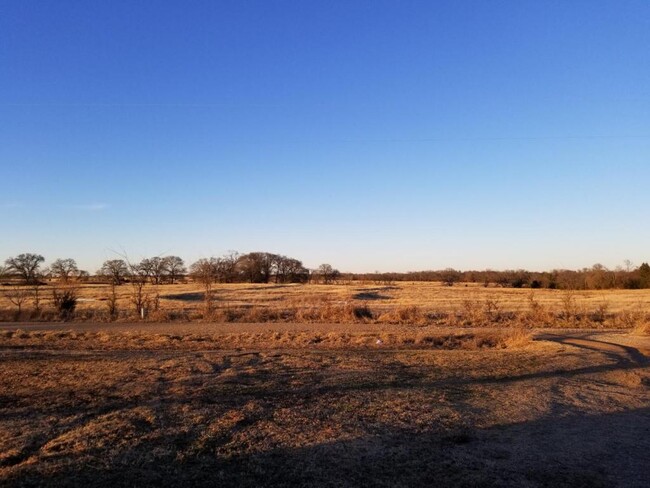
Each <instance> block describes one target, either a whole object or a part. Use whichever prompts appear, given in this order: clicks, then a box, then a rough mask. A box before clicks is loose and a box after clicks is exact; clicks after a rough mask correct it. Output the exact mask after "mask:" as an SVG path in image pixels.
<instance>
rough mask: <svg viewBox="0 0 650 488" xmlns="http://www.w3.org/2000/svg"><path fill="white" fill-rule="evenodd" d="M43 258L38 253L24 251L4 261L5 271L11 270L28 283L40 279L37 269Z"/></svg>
mask: <svg viewBox="0 0 650 488" xmlns="http://www.w3.org/2000/svg"><path fill="white" fill-rule="evenodd" d="M43 261H45V258H44V257H43V256H41V255H40V254H32V253H24V254H19V255H18V256H16V257H15V258H9V259H7V260H6V261H5V264H6V265H7V271H9V272H13V273H15V274H17V275H18V276H20V278H21V279H22V280H23V281H24V282H25V283H26V284H28V285H31V284H33V283H34V282H36V281H38V280H39V279H40V276H39V269H40V267H41V264H42V263H43Z"/></svg>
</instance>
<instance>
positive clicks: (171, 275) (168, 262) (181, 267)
mask: <svg viewBox="0 0 650 488" xmlns="http://www.w3.org/2000/svg"><path fill="white" fill-rule="evenodd" d="M163 266H164V270H165V274H166V276H167V278H168V279H169V282H170V283H171V284H172V285H173V284H174V281H176V280H178V279H179V278H180V277H181V276H183V275H184V274H185V273H187V269H186V268H185V262H184V261H183V260H182V259H181V258H179V257H178V256H166V257H164V258H163Z"/></svg>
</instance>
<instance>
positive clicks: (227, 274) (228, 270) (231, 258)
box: [217, 251, 241, 283]
mask: <svg viewBox="0 0 650 488" xmlns="http://www.w3.org/2000/svg"><path fill="white" fill-rule="evenodd" d="M240 258H241V255H240V254H239V253H238V252H237V251H229V252H228V253H227V254H225V255H224V256H222V257H220V258H218V259H217V281H219V282H221V283H234V282H235V281H237V275H238V269H237V263H238V262H239V259H240Z"/></svg>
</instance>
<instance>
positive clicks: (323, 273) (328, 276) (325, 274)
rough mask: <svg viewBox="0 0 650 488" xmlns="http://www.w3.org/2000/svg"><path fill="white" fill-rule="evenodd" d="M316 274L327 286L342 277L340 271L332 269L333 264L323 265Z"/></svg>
mask: <svg viewBox="0 0 650 488" xmlns="http://www.w3.org/2000/svg"><path fill="white" fill-rule="evenodd" d="M316 274H318V276H320V279H321V280H322V281H323V283H325V284H326V285H328V284H330V283H333V282H334V281H336V279H337V278H338V277H339V276H341V273H340V271H339V270H338V269H335V268H333V267H332V265H331V264H327V263H325V264H321V265H320V266H319V267H318V270H317V271H316Z"/></svg>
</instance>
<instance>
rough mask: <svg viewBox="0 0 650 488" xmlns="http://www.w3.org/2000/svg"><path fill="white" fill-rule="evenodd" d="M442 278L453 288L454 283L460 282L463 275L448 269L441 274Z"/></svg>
mask: <svg viewBox="0 0 650 488" xmlns="http://www.w3.org/2000/svg"><path fill="white" fill-rule="evenodd" d="M440 278H441V279H442V282H443V283H444V284H445V285H447V286H453V285H454V283H457V282H458V281H460V278H461V274H460V271H456V270H455V269H453V268H447V269H445V270H443V271H441V272H440Z"/></svg>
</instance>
